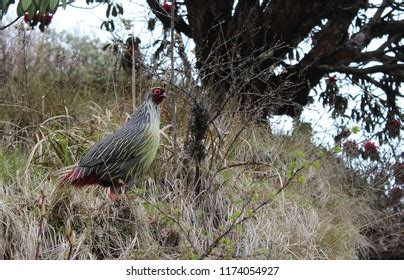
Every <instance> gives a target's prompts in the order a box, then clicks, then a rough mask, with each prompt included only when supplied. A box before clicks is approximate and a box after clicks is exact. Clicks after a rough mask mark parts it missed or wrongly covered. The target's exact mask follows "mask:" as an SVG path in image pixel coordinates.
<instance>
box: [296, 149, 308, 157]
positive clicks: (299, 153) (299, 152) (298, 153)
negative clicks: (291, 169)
mask: <svg viewBox="0 0 404 280" xmlns="http://www.w3.org/2000/svg"><path fill="white" fill-rule="evenodd" d="M295 155H296V157H298V158H305V157H306V153H305V152H304V151H302V150H297V151H295Z"/></svg>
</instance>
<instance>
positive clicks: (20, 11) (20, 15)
mask: <svg viewBox="0 0 404 280" xmlns="http://www.w3.org/2000/svg"><path fill="white" fill-rule="evenodd" d="M24 12H25V11H24V9H23V8H22V3H21V1H20V2H18V5H17V16H19V17H22V16H23V15H24Z"/></svg>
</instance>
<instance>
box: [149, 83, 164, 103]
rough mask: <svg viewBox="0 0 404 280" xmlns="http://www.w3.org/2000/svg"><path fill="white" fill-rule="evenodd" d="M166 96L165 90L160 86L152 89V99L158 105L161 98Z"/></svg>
mask: <svg viewBox="0 0 404 280" xmlns="http://www.w3.org/2000/svg"><path fill="white" fill-rule="evenodd" d="M165 98H167V95H166V91H165V90H164V89H162V88H160V87H156V88H153V89H152V99H153V102H154V103H155V104H156V105H159V104H160V103H161V102H163V100H164V99H165Z"/></svg>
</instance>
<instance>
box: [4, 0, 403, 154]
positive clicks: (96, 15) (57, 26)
mask: <svg viewBox="0 0 404 280" xmlns="http://www.w3.org/2000/svg"><path fill="white" fill-rule="evenodd" d="M121 2H122V3H125V5H124V9H125V10H124V15H123V18H125V19H136V22H134V24H133V28H132V29H131V31H126V30H124V29H123V28H116V29H117V30H118V31H117V32H116V35H117V37H118V38H125V37H127V36H128V35H129V34H131V32H133V33H134V34H135V36H138V37H140V38H141V40H142V45H148V43H150V42H152V41H154V39H155V38H153V37H152V36H153V35H152V34H151V33H150V32H149V31H148V30H147V20H146V18H147V14H148V13H150V11H149V10H148V9H147V3H146V1H144V0H126V1H121ZM372 2H373V3H380V2H381V0H374V1H372ZM73 5H74V6H75V7H71V6H68V7H67V9H66V10H63V9H62V8H59V9H58V11H57V12H56V14H55V16H54V18H53V20H52V23H51V25H50V28H52V29H54V30H56V31H63V30H67V31H69V32H72V33H75V34H77V35H81V36H89V37H90V38H98V39H100V40H101V41H102V42H109V41H110V40H111V38H112V36H111V34H110V32H107V31H106V30H101V29H100V25H101V23H102V21H103V20H105V19H106V17H105V12H106V5H105V4H93V5H87V4H86V3H85V0H78V1H75V2H74V3H73ZM13 6H16V5H13ZM77 7H80V8H77ZM5 23H6V20H4V21H3V24H5ZM118 24H119V23H118ZM37 32H39V31H37ZM147 41H149V42H147ZM144 43H146V44H144ZM376 44H377V42H376ZM322 86H323V89H324V88H325V86H324V83H323V84H322ZM344 90H345V91H347V90H348V91H350V92H351V93H352V91H353V90H358V89H355V88H343V89H341V92H343V91H344ZM315 100H316V102H314V104H312V105H310V106H307V107H306V108H305V109H304V111H303V114H302V118H301V120H303V121H305V122H310V123H312V126H313V130H314V132H315V134H314V137H313V140H314V141H315V142H316V143H317V144H322V145H324V146H331V145H333V143H334V141H333V136H334V135H335V134H336V132H337V129H336V126H335V124H336V121H335V120H333V119H332V118H331V117H330V114H329V113H327V111H328V108H327V110H324V108H323V106H322V103H321V102H318V101H317V100H318V97H316V96H315ZM403 105H404V104H403ZM271 123H272V124H273V125H275V124H276V125H275V126H274V127H273V128H274V132H279V133H287V132H290V130H291V128H292V120H291V118H289V117H286V116H280V117H278V116H275V117H273V118H271ZM355 125H356V123H354V122H352V127H353V126H355ZM351 138H357V139H356V140H361V139H360V138H363V137H362V135H357V136H351ZM400 149H401V150H402V151H403V150H404V148H403V147H401V148H400Z"/></svg>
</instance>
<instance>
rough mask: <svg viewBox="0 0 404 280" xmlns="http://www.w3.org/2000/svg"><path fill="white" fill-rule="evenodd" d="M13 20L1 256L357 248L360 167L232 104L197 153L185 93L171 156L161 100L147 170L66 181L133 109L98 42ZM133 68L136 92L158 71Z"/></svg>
mask: <svg viewBox="0 0 404 280" xmlns="http://www.w3.org/2000/svg"><path fill="white" fill-rule="evenodd" d="M19 32H20V34H18V36H17V38H19V40H20V41H18V40H16V41H15V43H14V44H15V46H10V49H11V48H13V47H14V49H17V50H20V51H21V52H20V53H18V54H15V55H11V53H10V54H9V56H8V57H5V58H4V61H6V62H7V63H5V64H3V66H2V71H3V72H4V73H5V74H6V75H4V79H3V80H2V81H1V83H2V84H1V87H0V94H1V98H2V100H0V108H1V113H0V118H1V122H0V129H1V149H0V221H1V222H0V258H1V259H201V258H210V259H223V258H224V259H352V258H357V256H358V254H359V253H360V254H363V255H366V252H367V251H368V250H369V249H370V247H371V244H370V243H369V241H368V240H367V238H366V237H365V235H364V234H363V231H364V229H365V228H366V227H367V226H369V225H371V224H374V223H375V220H377V219H378V218H379V215H380V214H379V213H378V212H377V210H375V209H373V208H371V206H370V205H371V202H372V200H373V199H374V197H373V195H374V194H373V190H372V189H371V188H370V187H369V186H368V185H367V182H366V180H365V179H363V178H361V177H360V176H359V175H357V174H355V173H354V172H353V171H351V170H349V169H347V168H346V167H345V166H344V164H343V163H342V162H341V161H340V160H338V159H337V158H336V157H335V156H334V155H333V154H332V153H329V152H327V151H326V150H324V149H322V148H319V147H316V146H314V145H313V144H312V143H311V142H310V137H311V135H310V134H309V133H307V132H304V131H303V130H299V129H298V128H296V129H295V132H294V133H293V134H292V136H277V135H273V134H272V133H271V131H270V130H269V128H268V127H266V126H265V125H264V124H263V123H260V122H255V121H254V120H251V119H247V120H246V118H245V116H244V114H243V113H241V112H237V110H234V109H233V108H232V107H231V105H228V106H227V107H226V108H224V109H223V112H222V114H221V116H219V117H217V118H216V119H215V120H214V121H213V122H212V123H211V124H210V125H209V127H208V128H207V131H206V137H205V138H204V139H203V141H202V144H203V145H202V147H200V148H201V149H203V150H204V155H205V156H204V157H201V158H199V159H198V160H196V159H194V158H192V155H189V151H187V149H183V147H184V146H186V143H187V141H188V140H189V133H190V132H189V130H188V127H189V125H190V123H189V121H188V119H190V118H188V117H185V116H188V115H190V112H191V111H192V108H191V107H192V105H190V104H189V102H188V101H187V99H186V98H179V100H178V105H177V106H178V108H179V114H180V115H179V116H178V118H177V127H178V131H177V135H178V143H179V147H180V148H181V149H180V151H179V155H178V158H179V159H178V162H173V160H172V156H173V144H172V138H171V133H172V131H171V130H170V128H169V127H168V128H167V125H168V124H169V123H170V120H171V116H170V110H169V107H168V106H169V105H168V103H166V104H165V105H164V106H163V108H162V128H164V129H163V135H164V137H162V143H161V147H160V149H159V152H158V156H157V158H156V160H155V162H154V164H153V166H152V168H151V170H150V172H149V174H148V176H146V177H145V178H144V179H143V180H142V181H140V182H137V186H136V188H134V189H131V190H129V191H127V192H126V193H125V194H121V196H120V199H119V200H118V201H116V202H111V201H109V200H108V199H107V197H106V190H105V189H103V188H101V187H89V188H83V189H73V188H70V187H60V186H59V179H60V172H61V171H60V170H62V169H63V168H64V167H66V166H69V165H72V164H74V163H75V162H76V161H77V160H79V159H80V157H81V156H82V155H83V154H84V153H85V152H86V150H87V149H88V148H89V147H90V146H91V145H92V144H93V143H95V142H96V141H98V140H99V139H100V138H101V137H103V136H105V135H107V134H108V133H110V132H112V131H114V130H115V129H116V128H117V127H119V126H120V125H122V124H123V123H124V122H125V121H126V119H127V118H128V116H129V115H130V114H131V112H132V103H131V102H132V99H131V94H132V93H131V90H132V86H131V85H130V79H129V78H128V77H126V76H125V75H124V74H123V73H120V74H119V72H118V74H116V73H115V74H111V73H112V72H114V69H113V66H111V65H112V64H111V63H109V64H108V54H106V53H102V52H100V51H98V48H97V46H96V45H92V44H91V43H89V42H86V41H84V42H83V41H78V42H76V41H75V40H77V39H74V38H71V40H70V41H69V40H67V42H68V46H64V45H62V44H60V43H57V42H55V41H53V43H52V44H49V42H48V43H47V41H46V40H47V39H46V38H45V39H42V41H41V40H39V41H38V42H35V43H29V42H31V41H29V42H28V43H27V42H26V41H24V40H28V39H29V38H27V36H29V35H28V34H26V33H25V31H24V30H20V31H19ZM21 40H22V41H21ZM48 40H53V39H52V38H50V39H49V38H48ZM64 42H66V40H65V41H64ZM75 44H78V45H80V46H81V48H85V50H81V51H80V52H79V51H77V48H75V47H74V46H75ZM29 48H33V49H34V50H31V51H29ZM86 50H87V51H88V53H90V54H93V53H94V52H95V53H96V54H97V55H89V54H88V53H86ZM83 54H84V55H83ZM138 79H139V80H138V82H137V84H136V87H137V88H136V92H137V93H138V99H141V98H142V93H144V92H145V91H146V90H147V89H148V88H149V86H151V85H159V84H161V81H158V80H152V79H150V78H148V77H139V78H138ZM170 90H172V91H174V90H178V89H176V88H170ZM179 93H180V92H179V91H178V94H179ZM206 95H208V94H206ZM200 96H201V98H203V97H204V95H203V94H202V93H201V95H200ZM205 103H206V102H205ZM246 122H247V125H246Z"/></svg>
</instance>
